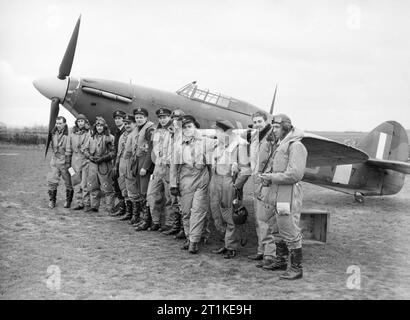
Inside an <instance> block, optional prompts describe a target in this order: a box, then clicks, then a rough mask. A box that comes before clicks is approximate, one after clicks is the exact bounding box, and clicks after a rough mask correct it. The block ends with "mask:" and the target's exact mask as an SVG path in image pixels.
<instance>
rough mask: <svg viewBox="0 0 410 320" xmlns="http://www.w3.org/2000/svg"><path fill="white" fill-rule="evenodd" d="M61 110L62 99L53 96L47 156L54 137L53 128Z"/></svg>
mask: <svg viewBox="0 0 410 320" xmlns="http://www.w3.org/2000/svg"><path fill="white" fill-rule="evenodd" d="M59 111H60V99H58V98H53V99H52V100H51V107H50V120H49V122H48V137H47V144H46V153H45V156H47V151H48V147H49V146H50V142H51V138H52V134H51V130H52V129H53V128H54V124H55V123H56V118H57V117H58V112H59Z"/></svg>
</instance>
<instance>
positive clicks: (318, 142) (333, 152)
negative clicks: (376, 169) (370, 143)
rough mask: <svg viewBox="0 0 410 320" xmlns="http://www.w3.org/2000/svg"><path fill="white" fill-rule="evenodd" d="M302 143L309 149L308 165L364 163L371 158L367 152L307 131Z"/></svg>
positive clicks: (312, 166) (311, 166)
mask: <svg viewBox="0 0 410 320" xmlns="http://www.w3.org/2000/svg"><path fill="white" fill-rule="evenodd" d="M302 143H303V144H304V145H305V147H306V149H307V151H308V158H307V163H306V166H307V167H310V168H314V167H320V166H335V165H343V164H352V163H362V162H365V161H366V160H368V159H369V156H368V155H367V153H365V152H363V151H361V150H359V149H357V148H354V147H349V146H348V145H345V144H343V143H340V142H337V141H334V140H330V139H327V138H324V137H321V136H318V135H315V134H313V133H308V132H305V133H304V136H303V138H302Z"/></svg>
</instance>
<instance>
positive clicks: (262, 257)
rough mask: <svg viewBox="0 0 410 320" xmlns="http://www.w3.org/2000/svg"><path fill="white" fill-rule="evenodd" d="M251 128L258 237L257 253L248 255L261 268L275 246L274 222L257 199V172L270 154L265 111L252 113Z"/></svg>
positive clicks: (269, 135) (268, 259) (254, 199)
mask: <svg viewBox="0 0 410 320" xmlns="http://www.w3.org/2000/svg"><path fill="white" fill-rule="evenodd" d="M252 123H253V129H256V130H252V132H251V136H250V137H249V136H248V142H250V150H249V154H250V155H252V156H250V163H251V171H252V182H253V186H254V187H253V190H254V194H253V205H254V212H255V219H256V221H255V226H256V234H257V237H258V247H257V253H256V254H254V255H251V256H248V258H249V259H251V260H257V261H258V263H257V264H256V266H257V267H258V268H261V267H262V266H264V265H270V264H271V263H272V262H273V259H274V257H275V252H276V247H275V239H274V237H273V234H272V228H273V225H274V222H273V221H271V220H269V219H268V218H267V216H266V213H265V208H264V206H263V203H262V202H260V201H258V200H257V195H258V190H259V189H260V188H261V186H262V180H261V179H260V178H258V173H259V172H260V171H262V170H263V167H264V166H265V165H266V162H267V160H268V157H269V154H270V151H271V149H270V143H269V141H268V140H269V139H272V125H271V124H270V123H269V121H268V117H267V115H266V113H263V112H260V111H258V112H256V113H254V114H253V115H252Z"/></svg>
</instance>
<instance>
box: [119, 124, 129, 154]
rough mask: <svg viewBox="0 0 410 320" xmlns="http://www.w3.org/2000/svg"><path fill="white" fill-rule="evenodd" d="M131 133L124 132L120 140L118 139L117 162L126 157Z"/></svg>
mask: <svg viewBox="0 0 410 320" xmlns="http://www.w3.org/2000/svg"><path fill="white" fill-rule="evenodd" d="M129 134H130V132H128V131H124V132H123V133H122V134H121V136H120V138H119V139H118V151H117V159H118V160H117V161H119V159H124V156H125V152H124V150H125V144H126V142H127V139H128V136H129Z"/></svg>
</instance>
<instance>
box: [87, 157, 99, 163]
mask: <svg viewBox="0 0 410 320" xmlns="http://www.w3.org/2000/svg"><path fill="white" fill-rule="evenodd" d="M89 159H90V161H91V162H93V163H97V162H96V161H97V159H99V158H98V157H96V156H90V158H89Z"/></svg>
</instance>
